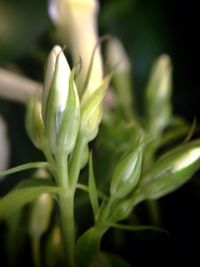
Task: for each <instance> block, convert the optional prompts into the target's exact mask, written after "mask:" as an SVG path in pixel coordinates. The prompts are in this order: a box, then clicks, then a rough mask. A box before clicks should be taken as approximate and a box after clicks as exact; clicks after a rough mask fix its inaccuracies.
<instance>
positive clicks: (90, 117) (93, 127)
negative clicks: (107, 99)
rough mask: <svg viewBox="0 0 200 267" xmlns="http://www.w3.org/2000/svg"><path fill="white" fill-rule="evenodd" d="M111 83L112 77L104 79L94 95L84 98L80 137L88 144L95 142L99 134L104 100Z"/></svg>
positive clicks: (87, 95)
mask: <svg viewBox="0 0 200 267" xmlns="http://www.w3.org/2000/svg"><path fill="white" fill-rule="evenodd" d="M109 82H110V76H108V77H107V78H105V79H104V81H103V82H102V84H101V86H100V87H99V88H97V89H96V90H95V91H94V92H93V93H92V94H87V92H86V94H85V95H84V97H83V101H82V106H81V122H80V135H81V136H82V137H84V138H85V139H86V140H87V142H89V141H91V140H93V139H94V138H95V136H96V135H97V132H98V127H99V123H100V121H101V118H102V106H103V103H102V102H103V98H104V96H105V93H106V89H107V86H108V84H109Z"/></svg>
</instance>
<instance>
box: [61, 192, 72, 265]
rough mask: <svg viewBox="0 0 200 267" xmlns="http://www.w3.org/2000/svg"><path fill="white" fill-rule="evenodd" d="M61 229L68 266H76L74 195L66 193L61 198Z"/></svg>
mask: <svg viewBox="0 0 200 267" xmlns="http://www.w3.org/2000/svg"><path fill="white" fill-rule="evenodd" d="M59 207H60V215H61V229H62V236H63V243H64V248H65V251H66V256H67V259H66V260H67V266H68V267H72V266H74V248H75V227H74V196H73V195H71V194H67V193H66V194H65V195H64V196H62V197H60V198H59Z"/></svg>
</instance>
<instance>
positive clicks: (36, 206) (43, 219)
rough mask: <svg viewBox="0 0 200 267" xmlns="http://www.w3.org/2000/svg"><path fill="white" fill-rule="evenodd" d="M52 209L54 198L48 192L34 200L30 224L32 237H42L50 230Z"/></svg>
mask: <svg viewBox="0 0 200 267" xmlns="http://www.w3.org/2000/svg"><path fill="white" fill-rule="evenodd" d="M52 210H53V200H52V198H51V197H50V196H49V195H48V194H46V193H44V194H42V195H41V196H40V197H39V198H38V199H37V200H35V201H34V203H33V206H32V210H31V217H30V224H29V233H30V235H31V236H32V237H36V236H37V237H41V236H42V235H43V234H44V233H45V232H46V231H47V230H48V227H49V224H50V217H51V213H52Z"/></svg>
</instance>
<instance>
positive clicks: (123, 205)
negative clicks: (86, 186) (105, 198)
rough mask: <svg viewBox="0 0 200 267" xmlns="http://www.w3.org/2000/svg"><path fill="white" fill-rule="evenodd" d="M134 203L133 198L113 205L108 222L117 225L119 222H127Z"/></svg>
mask: <svg viewBox="0 0 200 267" xmlns="http://www.w3.org/2000/svg"><path fill="white" fill-rule="evenodd" d="M133 206H134V202H133V200H132V199H131V198H126V199H123V200H120V201H119V202H117V203H116V204H115V203H113V206H112V207H111V209H110V213H109V215H108V218H107V221H108V222H111V223H115V222H118V221H122V220H125V219H126V218H128V217H129V215H130V214H131V212H132V210H133Z"/></svg>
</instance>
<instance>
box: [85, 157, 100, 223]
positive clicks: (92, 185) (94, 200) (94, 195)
mask: <svg viewBox="0 0 200 267" xmlns="http://www.w3.org/2000/svg"><path fill="white" fill-rule="evenodd" d="M88 187H89V197H90V202H91V205H92V210H93V214H94V218H96V215H97V213H98V209H99V203H98V192H97V188H96V182H95V178H94V170H93V163H92V153H91V154H90V159H89V181H88Z"/></svg>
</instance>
